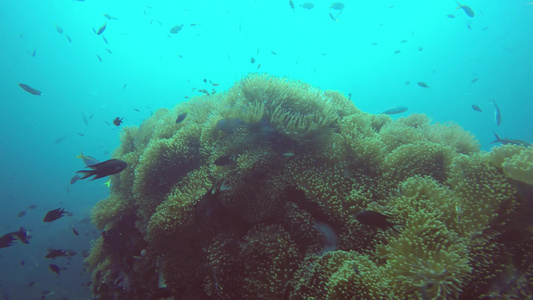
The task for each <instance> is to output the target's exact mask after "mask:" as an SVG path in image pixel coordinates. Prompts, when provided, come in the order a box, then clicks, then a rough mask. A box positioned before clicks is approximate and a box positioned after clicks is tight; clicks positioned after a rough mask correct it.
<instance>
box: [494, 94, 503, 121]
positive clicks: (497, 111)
mask: <svg viewBox="0 0 533 300" xmlns="http://www.w3.org/2000/svg"><path fill="white" fill-rule="evenodd" d="M492 103H493V104H494V120H495V121H496V125H498V126H500V124H501V123H502V113H501V112H500V108H499V107H498V104H496V101H495V100H492Z"/></svg>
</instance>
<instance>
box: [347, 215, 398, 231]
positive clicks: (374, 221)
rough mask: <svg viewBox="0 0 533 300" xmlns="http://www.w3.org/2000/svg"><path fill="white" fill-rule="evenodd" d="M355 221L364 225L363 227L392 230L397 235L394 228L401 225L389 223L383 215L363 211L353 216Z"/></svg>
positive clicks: (387, 218)
mask: <svg viewBox="0 0 533 300" xmlns="http://www.w3.org/2000/svg"><path fill="white" fill-rule="evenodd" d="M355 219H356V220H357V221H359V223H361V224H364V225H369V226H373V227H378V228H381V229H387V228H392V229H393V230H394V231H396V232H398V233H399V231H398V230H397V229H396V228H394V226H396V225H401V224H397V223H391V222H389V219H390V217H388V216H386V215H384V214H381V213H378V212H377V211H372V210H363V211H360V212H358V213H357V214H356V215H355Z"/></svg>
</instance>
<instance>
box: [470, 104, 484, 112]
mask: <svg viewBox="0 0 533 300" xmlns="http://www.w3.org/2000/svg"><path fill="white" fill-rule="evenodd" d="M472 109H473V110H475V111H479V112H482V110H481V108H480V107H479V106H477V105H476V104H472Z"/></svg>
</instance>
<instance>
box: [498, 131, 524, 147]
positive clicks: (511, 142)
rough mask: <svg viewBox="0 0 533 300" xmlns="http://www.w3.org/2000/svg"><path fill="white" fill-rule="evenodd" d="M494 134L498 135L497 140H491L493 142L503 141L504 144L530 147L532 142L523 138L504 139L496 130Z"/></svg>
mask: <svg viewBox="0 0 533 300" xmlns="http://www.w3.org/2000/svg"><path fill="white" fill-rule="evenodd" d="M494 135H495V136H496V140H495V141H493V142H491V144H494V143H502V144H503V145H517V146H523V147H530V146H531V145H532V144H531V143H528V142H525V141H522V140H512V139H502V138H501V137H499V136H498V134H497V133H496V132H495V133H494Z"/></svg>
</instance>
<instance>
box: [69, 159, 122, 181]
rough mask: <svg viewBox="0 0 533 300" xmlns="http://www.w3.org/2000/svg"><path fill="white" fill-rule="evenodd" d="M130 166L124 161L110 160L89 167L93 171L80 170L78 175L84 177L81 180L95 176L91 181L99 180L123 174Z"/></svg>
mask: <svg viewBox="0 0 533 300" xmlns="http://www.w3.org/2000/svg"><path fill="white" fill-rule="evenodd" d="M127 166H128V164H127V163H126V162H124V161H121V160H118V159H110V160H106V161H104V162H101V163H98V164H96V165H91V166H88V167H89V168H91V169H92V170H80V171H78V172H76V173H80V174H82V175H83V176H82V177H81V178H80V179H85V178H87V177H90V176H93V175H95V176H94V177H93V178H92V179H91V180H95V179H98V178H102V177H106V176H109V175H113V174H117V173H120V172H122V171H123V170H124V169H126V167H127Z"/></svg>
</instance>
